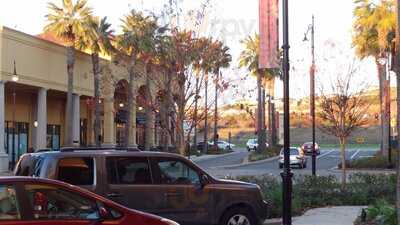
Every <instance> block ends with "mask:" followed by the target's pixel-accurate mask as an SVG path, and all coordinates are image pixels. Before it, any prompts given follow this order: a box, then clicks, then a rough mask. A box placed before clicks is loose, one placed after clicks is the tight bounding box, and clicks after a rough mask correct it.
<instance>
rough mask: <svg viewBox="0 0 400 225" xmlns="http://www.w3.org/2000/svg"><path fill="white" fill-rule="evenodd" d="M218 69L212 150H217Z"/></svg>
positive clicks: (218, 73)
mask: <svg viewBox="0 0 400 225" xmlns="http://www.w3.org/2000/svg"><path fill="white" fill-rule="evenodd" d="M219 75H220V72H219V71H218V72H217V74H216V77H215V100H214V101H215V104H214V150H218V143H217V142H218V138H219V137H218V84H219Z"/></svg>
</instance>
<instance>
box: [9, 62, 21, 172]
mask: <svg viewBox="0 0 400 225" xmlns="http://www.w3.org/2000/svg"><path fill="white" fill-rule="evenodd" d="M11 80H12V81H13V93H12V96H13V115H12V123H13V135H12V152H11V164H10V169H11V170H12V169H14V166H15V133H16V131H17V123H16V121H15V113H16V104H15V97H16V91H15V86H16V84H17V82H18V81H19V77H18V74H17V68H16V66H15V60H14V73H13V75H12V77H11Z"/></svg>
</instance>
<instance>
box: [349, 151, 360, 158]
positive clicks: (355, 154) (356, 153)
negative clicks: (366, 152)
mask: <svg viewBox="0 0 400 225" xmlns="http://www.w3.org/2000/svg"><path fill="white" fill-rule="evenodd" d="M360 151H361V150H357V151H356V152H355V153H354V154H353V155H351V156H350V159H351V160H353V159H354V157H356V156H357V155H358V153H360Z"/></svg>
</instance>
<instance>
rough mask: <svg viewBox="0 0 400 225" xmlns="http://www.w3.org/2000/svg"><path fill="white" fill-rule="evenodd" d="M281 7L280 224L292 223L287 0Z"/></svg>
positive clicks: (284, 0) (287, 224) (289, 224)
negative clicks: (281, 165) (281, 147)
mask: <svg viewBox="0 0 400 225" xmlns="http://www.w3.org/2000/svg"><path fill="white" fill-rule="evenodd" d="M282 9H283V46H282V49H283V103H284V104H283V105H284V106H283V113H284V119H283V129H284V137H283V149H284V168H283V172H282V173H281V176H282V200H283V207H282V214H283V215H282V225H291V224H292V177H293V173H292V172H291V170H290V134H289V132H290V127H289V126H290V112H289V68H290V65H289V48H290V46H289V0H283V1H282Z"/></svg>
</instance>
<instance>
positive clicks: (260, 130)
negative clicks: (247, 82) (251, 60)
mask: <svg viewBox="0 0 400 225" xmlns="http://www.w3.org/2000/svg"><path fill="white" fill-rule="evenodd" d="M261 88H262V78H261V73H257V92H258V97H257V102H258V107H257V136H258V138H257V143H258V148H257V151H258V152H262V151H265V135H264V133H265V132H264V126H263V119H262V118H263V115H262V112H263V106H262V89H261Z"/></svg>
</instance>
